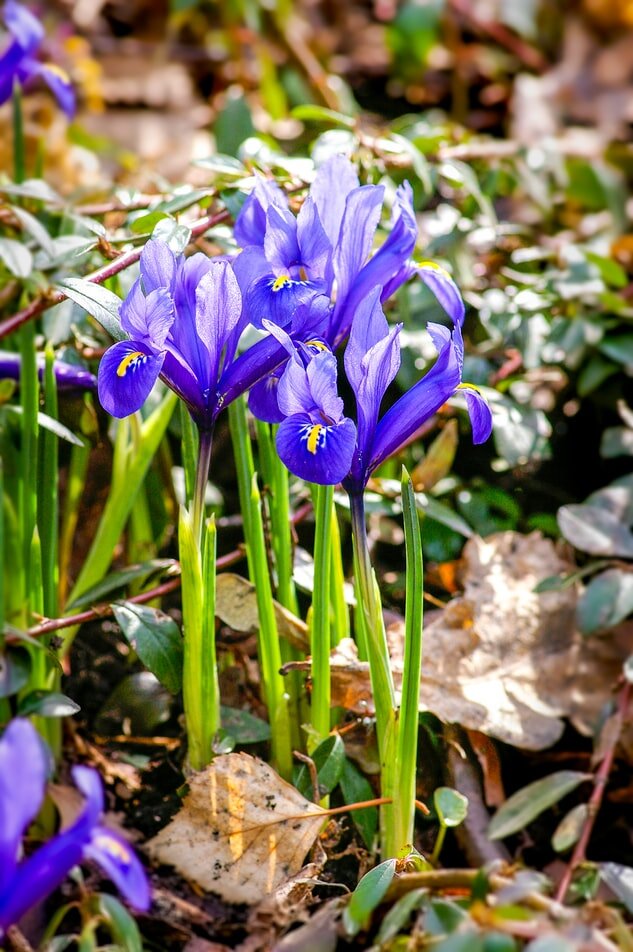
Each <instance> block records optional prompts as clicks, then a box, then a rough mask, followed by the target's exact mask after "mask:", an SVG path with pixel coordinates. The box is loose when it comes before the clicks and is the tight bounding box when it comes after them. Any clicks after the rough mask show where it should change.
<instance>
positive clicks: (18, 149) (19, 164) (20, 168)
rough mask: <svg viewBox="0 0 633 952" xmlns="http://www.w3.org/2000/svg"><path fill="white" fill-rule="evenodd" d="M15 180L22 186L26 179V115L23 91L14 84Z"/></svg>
mask: <svg viewBox="0 0 633 952" xmlns="http://www.w3.org/2000/svg"><path fill="white" fill-rule="evenodd" d="M12 106H13V180H14V181H15V183H16V184H17V185H20V184H21V183H22V182H23V181H24V179H25V177H26V159H25V153H26V149H25V144H24V115H23V111H22V90H21V88H20V85H19V83H17V82H14V83H13V99H12Z"/></svg>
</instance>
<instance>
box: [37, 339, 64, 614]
mask: <svg viewBox="0 0 633 952" xmlns="http://www.w3.org/2000/svg"><path fill="white" fill-rule="evenodd" d="M53 359H54V354H53V350H52V348H51V347H47V349H46V366H45V370H44V410H45V411H46V413H47V414H48V416H49V417H51V418H52V419H53V420H56V419H57V417H58V408H57V381H56V379H55V371H54V369H53ZM58 473H59V465H58V437H57V435H56V434H55V433H53V432H52V431H51V430H47V429H43V430H42V440H41V454H40V485H39V498H38V503H37V523H38V527H39V531H40V540H41V544H42V584H43V586H44V614H45V615H46V616H47V617H48V618H56V617H57V615H58V614H59V604H58V588H59V558H58V556H59V476H58Z"/></svg>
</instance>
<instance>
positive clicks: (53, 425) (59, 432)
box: [5, 404, 85, 446]
mask: <svg viewBox="0 0 633 952" xmlns="http://www.w3.org/2000/svg"><path fill="white" fill-rule="evenodd" d="M5 410H6V411H7V412H8V413H13V414H14V415H15V416H21V415H22V413H23V408H22V407H21V406H17V405H14V404H8V405H7V406H5ZM37 422H38V424H39V425H40V426H41V427H43V428H44V429H45V430H48V431H49V432H50V433H54V434H55V436H58V437H59V438H60V440H65V441H66V442H67V443H72V444H73V446H85V443H84V441H83V440H80V439H79V437H78V436H75V434H74V433H73V431H72V430H69V429H68V427H67V426H64V424H63V423H60V422H59V420H54V419H53V417H50V416H48V414H47V413H42V411H41V410H38V413H37Z"/></svg>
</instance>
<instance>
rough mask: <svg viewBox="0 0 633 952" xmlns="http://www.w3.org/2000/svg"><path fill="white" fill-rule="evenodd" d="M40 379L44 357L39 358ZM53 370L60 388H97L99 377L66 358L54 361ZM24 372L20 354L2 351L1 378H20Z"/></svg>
mask: <svg viewBox="0 0 633 952" xmlns="http://www.w3.org/2000/svg"><path fill="white" fill-rule="evenodd" d="M37 372H38V376H39V378H40V380H41V379H42V377H43V376H44V358H43V357H38V359H37ZM53 372H54V374H55V380H56V381H57V387H58V389H59V390H95V389H96V386H97V378H96V377H95V376H94V374H91V373H90V371H89V370H86V369H85V368H83V367H78V366H76V365H75V364H69V363H67V362H66V361H64V360H54V361H53ZM21 374H22V358H21V357H20V355H19V354H13V353H10V352H8V351H0V380H4V379H8V380H19V379H20V377H21Z"/></svg>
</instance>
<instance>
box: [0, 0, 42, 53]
mask: <svg viewBox="0 0 633 952" xmlns="http://www.w3.org/2000/svg"><path fill="white" fill-rule="evenodd" d="M2 18H3V20H4V22H5V23H6V25H7V29H8V31H9V33H10V34H11V36H12V37H13V38H14V40H15V42H16V43H17V45H18V46H19V47H20V48H21V50H22V52H23V53H33V52H34V50H36V49H37V47H38V46H39V45H40V43H41V42H42V40H43V39H44V27H43V26H42V24H41V23H40V21H39V20H38V19H37V17H36V16H34V15H33V14H32V13H31V11H30V10H27V8H26V7H24V6H22V4H21V3H16V2H15V0H7V2H6V3H5V5H4V10H3V12H2Z"/></svg>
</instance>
